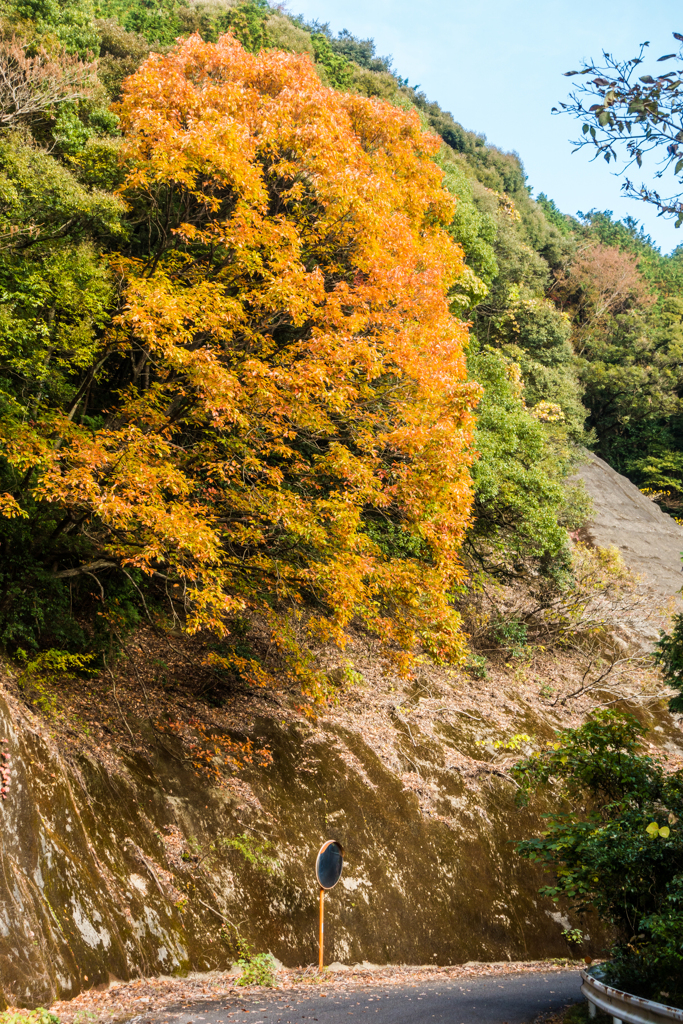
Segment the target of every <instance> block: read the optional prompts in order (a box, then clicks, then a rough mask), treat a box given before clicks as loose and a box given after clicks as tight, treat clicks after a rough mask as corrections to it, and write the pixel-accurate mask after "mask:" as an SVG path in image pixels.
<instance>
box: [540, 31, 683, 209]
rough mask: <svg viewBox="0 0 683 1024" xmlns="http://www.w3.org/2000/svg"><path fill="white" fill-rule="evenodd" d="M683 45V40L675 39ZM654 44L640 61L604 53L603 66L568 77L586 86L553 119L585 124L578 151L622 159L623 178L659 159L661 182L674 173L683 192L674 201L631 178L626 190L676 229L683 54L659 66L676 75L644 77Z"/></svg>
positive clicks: (587, 66)
mask: <svg viewBox="0 0 683 1024" xmlns="http://www.w3.org/2000/svg"><path fill="white" fill-rule="evenodd" d="M673 36H674V39H676V40H677V41H678V42H679V43H680V42H683V35H681V33H679V32H674V33H673ZM649 45H650V44H649V43H647V42H646V43H643V44H642V45H641V47H640V50H639V51H638V55H637V56H636V57H631V58H630V59H629V60H623V61H622V60H617V59H616V58H615V57H614V56H613V55H612V54H611V53H606V52H603V64H602V65H598V64H593V63H584V65H583V67H582V68H581V69H580V70H579V71H567V72H566V75H567V77H573V76H575V75H580V76H581V77H582V78H585V79H586V80H585V81H584V82H582V83H581V84H580V85H579V87H578V88H577V89H576V90H575V91H574V92H573V93H571V94H570V96H569V102H567V103H560V106H559V108H557V107H555V108H553V112H554V113H563V112H564V113H568V114H571V115H572V116H573V117H576V118H578V119H579V120H581V121H582V122H583V124H582V136H581V137H580V138H579V139H578V140H576V141H575V145H576V147H577V149H582V148H584V147H589V148H594V149H595V157H594V159H595V158H597V157H599V156H602V157H603V158H604V159H605V160H606V161H607V163H610V162H612V161H616V160H617V159H618V158H619V156H620V155H623V156H624V157H625V159H626V164H625V167H624V172H626V171H628V169H629V168H631V167H633V166H634V165H635V166H637V167H639V168H640V167H642V165H643V157H644V156H645V155H646V154H648V153H655V154H656V155H658V156H659V157H660V160H659V169H658V170H657V171H656V173H655V177H656V178H662V177H663V176H664V174H665V173H666V172H668V171H672V173H673V176H674V178H675V179H676V184H677V185H680V186H681V188H680V189H679V190H678V191H672V192H671V194H670V195H669V196H662V195H660V193H659V192H658V191H657V190H656V189H654V188H652V187H650V186H648V185H645V184H641V185H639V186H636V185H634V183H633V182H632V181H631V180H630V179H629V178H627V179H626V181H625V182H624V184H623V186H622V187H623V190H624V192H625V193H626V195H628V196H630V197H631V198H633V199H640V200H642V201H644V202H647V203H651V204H652V205H653V206H655V207H656V208H657V209H658V210H659V213H660V216H666V217H675V218H676V227H679V226H680V224H681V223H683V201H682V199H681V197H682V196H683V51H682V50H681V48H680V47H679V51H678V53H666V54H664V55H663V56H662V57H659V58H658V61H657V63H663V64H665V65H667V66H668V61H671V60H674V61H676V65H675V66H674V70H671V71H665V72H663V73H662V74H659V75H657V76H656V77H653V76H652V75H649V74H645V75H640V74H639V71H640V70H642V68H641V65H642V64H643V62H644V54H645V52H646V49H647V47H648V46H649Z"/></svg>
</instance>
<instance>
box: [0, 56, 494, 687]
mask: <svg viewBox="0 0 683 1024" xmlns="http://www.w3.org/2000/svg"><path fill="white" fill-rule="evenodd" d="M117 112H118V115H119V117H120V119H121V125H122V129H123V132H124V139H125V144H124V150H123V160H124V161H125V168H126V177H125V183H124V185H123V187H122V189H121V196H122V198H123V200H124V201H125V202H126V204H127V206H128V223H129V245H128V248H127V249H126V250H125V251H123V252H121V253H120V254H119V255H117V256H116V258H115V259H114V260H113V264H112V266H113V271H114V273H115V276H116V279H117V282H118V288H119V293H120V305H119V308H118V311H117V313H116V315H115V316H114V318H113V321H112V323H111V326H110V327H109V328H108V329H107V330H106V331H105V332H104V333H103V336H102V339H101V345H100V349H99V350H98V351H96V352H94V353H93V354H92V361H91V365H90V366H89V367H88V368H87V370H85V372H84V373H83V375H82V377H81V378H80V379H79V380H78V381H75V382H74V392H73V395H72V396H71V399H70V401H69V402H68V403H67V406H66V407H65V409H64V411H61V412H59V413H57V414H55V413H54V412H52V413H51V414H50V415H46V416H44V417H43V419H42V421H40V423H38V424H34V425H26V424H25V423H22V424H17V425H15V427H14V428H13V429H12V431H10V432H8V433H7V434H6V438H5V442H4V452H5V456H6V457H7V458H8V459H9V460H10V461H12V460H14V462H13V464H15V465H16V466H17V467H18V468H19V469H20V470H21V471H22V472H25V471H26V470H27V468H28V469H29V470H30V468H31V467H33V469H34V471H35V477H34V483H33V492H32V493H33V499H34V500H35V501H38V502H40V503H48V504H50V505H51V506H53V507H57V508H58V509H60V510H61V511H60V514H63V519H62V520H61V522H65V523H66V524H67V525H66V527H61V530H62V531H63V530H64V529H67V530H69V531H71V532H72V533H77V534H79V535H80V536H81V537H82V538H84V543H83V544H82V546H81V548H80V554H79V558H78V559H75V558H74V557H73V556H72V557H71V562H70V564H66V563H65V561H64V560H62V561H61V562H60V563H59V564H58V565H57V566H56V568H55V573H56V575H57V576H58V577H64V578H66V577H73V576H75V575H76V574H80V573H84V572H85V573H89V574H91V575H93V574H94V575H96V576H97V575H98V574H99V573H101V572H111V571H112V567H114V566H116V567H118V568H119V569H120V570H121V571H124V572H127V573H129V574H130V573H131V572H133V570H137V578H138V579H140V578H143V579H145V578H147V579H149V580H150V582H152V583H153V582H154V581H156V582H157V583H160V585H162V586H163V588H164V589H165V591H166V593H167V595H168V599H169V600H170V602H171V607H172V608H173V609H174V614H177V615H178V617H179V618H181V619H182V620H183V622H184V624H185V625H186V627H187V628H188V629H190V630H198V629H203V628H207V629H210V630H215V631H218V632H220V633H224V634H225V632H226V631H229V628H230V618H231V616H234V615H236V614H238V613H241V612H244V611H245V610H246V611H248V612H251V613H256V614H257V615H258V617H259V620H260V621H261V622H265V623H266V624H267V626H268V628H269V629H270V630H271V631H272V634H273V636H274V638H275V640H276V642H277V643H279V644H280V646H281V647H287V646H288V645H289V644H291V643H292V642H293V641H292V636H293V632H292V628H291V619H292V613H293V612H294V613H296V612H297V611H298V610H300V609H304V608H305V609H307V615H306V623H307V628H308V632H309V634H310V635H312V636H313V637H315V638H316V639H327V640H333V641H335V642H338V643H343V635H344V630H345V628H346V627H347V626H348V625H349V624H350V623H352V622H354V621H355V622H358V623H361V624H362V625H363V626H364V627H365V628H367V629H369V630H371V631H372V632H373V633H375V634H376V635H379V636H381V637H382V638H383V639H384V640H385V641H386V642H387V643H388V645H389V647H390V648H393V649H394V650H395V651H401V652H403V654H404V656H405V658H409V656H410V654H411V652H413V651H414V650H415V649H417V648H418V647H419V646H423V647H426V648H427V649H428V650H430V651H431V652H432V653H434V654H435V655H437V656H439V657H443V658H454V657H458V656H459V655H460V654H461V652H462V647H463V638H462V634H461V631H460V624H459V619H458V616H457V613H456V612H455V611H454V610H453V608H452V606H451V600H450V597H449V595H451V594H452V592H453V588H454V587H455V586H457V585H458V584H459V583H461V582H462V580H463V570H462V567H461V564H460V561H459V558H458V550H459V545H460V542H461V539H462V537H463V533H464V530H465V528H466V526H467V523H468V517H469V510H470V502H471V494H470V477H469V473H468V468H467V467H468V463H469V460H470V458H471V443H472V426H473V415H472V409H473V406H474V404H475V403H476V400H477V397H478V386H477V385H475V384H472V383H468V382H467V381H466V379H465V364H464V356H463V349H464V346H465V344H466V337H467V334H466V328H465V326H464V325H463V324H462V323H461V322H459V321H458V320H456V319H455V318H454V317H453V316H452V315H451V314H450V312H449V305H448V291H449V288H450V287H451V286H452V285H453V283H454V281H455V280H456V279H457V277H458V275H459V274H460V273H461V272H462V269H463V254H462V251H461V250H460V248H459V247H458V246H457V245H455V244H454V243H453V242H452V241H451V239H450V238H449V235H448V234H447V232H446V228H447V226H448V224H449V223H450V221H451V219H452V216H453V200H452V198H451V197H450V196H449V195H448V194H447V192H446V191H445V190H444V189H443V187H442V184H441V172H440V171H439V169H438V168H437V167H436V165H435V164H434V162H433V161H432V156H433V155H434V154H435V152H436V151H437V149H438V147H439V145H440V140H439V139H437V138H436V137H435V136H433V135H429V134H426V133H424V132H423V131H422V130H421V128H420V124H419V121H418V118H417V115H416V114H415V113H414V112H411V113H406V112H404V111H402V110H399V109H396V108H394V107H392V106H390V105H388V104H386V103H383V102H380V101H377V100H370V99H366V98H363V97H360V96H356V95H343V94H340V93H338V92H335V91H333V90H332V89H329V88H326V87H324V86H323V85H322V84H321V83H320V81H319V79H318V77H317V75H316V73H315V71H314V68H313V65H312V63H311V62H310V59H309V58H308V57H307V56H305V55H296V54H289V53H284V52H279V51H272V50H271V51H263V52H261V53H259V54H256V55H254V54H251V53H248V52H246V51H245V50H244V49H243V48H242V47H241V46H240V44H239V43H238V42H236V40H235V39H234V38H232V37H231V36H224V37H222V38H221V39H220V40H219V41H218V42H217V43H216V44H210V43H204V42H202V40H201V39H200V38H199V37H198V36H194V37H191V38H190V39H188V40H186V41H185V42H182V43H179V44H178V45H177V46H176V48H175V49H174V50H173V51H172V52H171V53H169V54H167V55H164V56H158V55H152V56H151V57H150V58H149V59H148V60H147V61H146V62H145V63H144V64H143V65H142V67H141V68H140V69H139V70H138V72H137V73H136V74H135V75H133V76H131V78H129V79H128V80H127V82H126V84H125V88H124V95H123V99H122V101H121V103H120V104H119V106H118V109H117ZM97 389H99V393H100V394H101V395H102V396H103V397H102V399H101V400H102V402H103V405H104V406H106V422H105V423H104V425H101V426H98V427H96V428H93V427H92V425H90V426H86V425H85V424H84V423H80V422H79V403H81V402H82V401H84V396H85V395H86V394H88V393H94V390H97ZM7 514H16V509H14V508H8V511H7ZM57 529H60V526H59V524H58V526H57ZM140 573H142V574H144V576H142V577H141V576H140ZM298 650H300V648H298ZM294 661H295V663H296V664H297V665H298V666H299V670H300V672H302V671H303V670H302V668H301V666H302V665H303V662H302V660H301V657H300V656H297V657H296V658H295V659H294ZM241 667H242V669H243V670H244V669H245V665H244V664H243V665H242V666H241ZM246 667H247V668H248V667H249V666H246ZM251 669H252V675H253V674H254V673H255V672H258V669H257V666H256V665H255V663H253V664H252V665H251Z"/></svg>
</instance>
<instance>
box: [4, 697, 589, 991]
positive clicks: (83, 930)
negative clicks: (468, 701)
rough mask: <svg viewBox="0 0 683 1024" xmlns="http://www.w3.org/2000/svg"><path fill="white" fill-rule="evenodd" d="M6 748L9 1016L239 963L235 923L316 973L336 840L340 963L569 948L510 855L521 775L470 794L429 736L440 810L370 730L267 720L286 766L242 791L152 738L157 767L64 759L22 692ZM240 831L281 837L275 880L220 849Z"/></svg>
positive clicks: (335, 932)
mask: <svg viewBox="0 0 683 1024" xmlns="http://www.w3.org/2000/svg"><path fill="white" fill-rule="evenodd" d="M0 738H1V739H6V740H7V741H8V742H7V743H6V744H4V745H3V749H4V750H6V751H8V753H9V756H10V766H11V777H10V784H9V792H8V794H7V797H6V799H5V800H3V801H2V804H1V805H0V858H1V863H2V876H1V878H0V978H1V989H2V997H3V998H4V1000H5V1001H6V1002H8V1003H10V1004H14V1005H24V1006H35V1005H40V1004H43V1005H45V1004H49V1003H50V1002H51V1001H52V1000H54V999H56V998H68V997H69V996H73V995H76V994H77V993H78V992H79V991H81V990H82V989H83V988H87V987H91V986H92V985H96V984H101V983H106V982H107V981H109V980H110V979H112V977H115V978H119V979H128V978H130V977H132V976H135V975H141V974H173V973H182V972H185V971H187V970H205V969H212V968H225V967H226V966H227V965H228V964H229V963H230V962H231V961H232V960H233V959H234V957H235V953H236V947H235V943H234V931H233V928H232V927H231V925H230V924H228V921H229V922H231V923H232V924H234V925H237V926H238V927H239V928H240V930H241V932H242V934H243V935H244V937H245V938H246V939H248V940H249V941H250V942H252V943H253V945H254V946H255V947H256V948H257V949H259V950H266V949H268V950H271V951H272V952H273V953H274V954H275V955H276V956H277V957H279V958H280V959H281V960H282V961H283V962H284V963H285V964H286V965H290V966H294V965H297V964H307V963H313V962H315V961H316V960H317V907H318V891H317V888H316V885H315V881H314V876H313V868H314V863H315V856H316V853H317V850H318V848H319V846H320V844H321V842H322V841H323V840H324V839H327V838H335V839H338V840H339V841H340V842H341V843H342V845H343V846H344V848H345V850H346V854H347V860H346V865H345V871H344V875H343V879H342V881H341V882H340V884H339V885H338V886H337V888H336V889H335V890H334V891H333V892H332V893H330V894H329V895H328V897H327V904H326V907H327V909H326V960H327V962H328V963H329V962H331V961H332V960H341V961H345V962H349V963H353V962H357V961H362V960H369V961H371V962H375V963H386V962H394V963H395V962H404V963H438V964H447V963H454V962H462V961H467V960H504V959H508V958H510V959H513V960H515V959H533V958H541V957H554V956H557V957H560V956H566V955H567V954H568V953H569V952H570V950H569V948H568V946H567V943H566V941H565V939H564V938H563V937H562V930H563V927H564V924H563V923H562V922H561V921H560V920H559V915H558V914H557V913H556V912H554V908H553V907H552V905H551V904H550V903H548V902H544V901H543V900H541V899H539V897H538V895H537V890H538V887H539V884H540V882H541V879H540V877H539V874H538V873H537V871H536V870H535V869H534V868H533V866H530V865H529V864H528V863H526V862H523V861H521V860H520V859H519V858H518V857H517V856H516V854H515V852H514V845H513V841H514V840H515V839H516V838H517V837H521V836H523V835H527V834H528V832H529V830H530V829H534V828H536V827H538V822H537V821H535V820H533V819H532V818H531V816H530V814H529V813H528V812H525V811H520V810H519V809H517V808H516V807H515V805H514V790H513V787H512V786H511V785H510V783H509V782H506V781H504V780H503V779H499V778H496V777H495V776H491V777H490V779H489V781H488V782H487V783H485V784H483V785H477V786H474V787H469V786H467V785H466V784H465V782H464V781H463V780H462V779H461V778H460V777H459V775H458V774H457V772H453V771H448V770H446V769H445V768H444V767H443V757H441V755H440V749H439V746H438V744H434V743H433V742H432V743H431V745H430V747H429V749H425V750H421V751H419V753H420V756H421V758H422V763H423V764H424V763H429V764H431V770H430V772H429V778H428V777H427V773H426V772H424V769H423V773H424V775H425V777H424V785H425V786H430V787H431V789H432V795H433V797H434V799H435V801H436V802H435V804H434V806H436V807H437V812H435V813H431V814H425V812H424V811H423V810H421V809H420V803H419V800H418V796H417V795H416V794H415V793H414V792H412V791H410V790H408V789H406V788H404V785H403V784H402V782H401V780H400V779H399V778H398V777H397V776H396V775H394V774H392V772H391V771H389V770H388V769H387V768H386V767H385V766H384V765H383V764H382V762H381V760H380V758H379V757H378V756H377V754H376V753H375V752H374V751H373V750H372V749H371V748H370V746H368V745H366V743H365V742H364V740H363V738H362V736H361V735H360V734H359V733H357V732H354V731H351V730H347V729H344V728H340V727H339V726H338V725H334V724H329V725H328V726H325V725H324V724H323V725H322V726H316V727H315V728H313V727H312V726H309V725H307V724H306V723H300V724H296V723H295V724H292V723H291V722H290V724H289V725H286V726H283V725H282V724H281V723H279V722H276V721H274V720H273V719H266V718H264V719H260V720H257V721H256V722H255V723H254V726H253V732H252V738H253V739H254V740H256V741H263V740H266V741H267V743H268V745H269V746H270V749H271V751H272V754H273V762H272V764H271V765H269V766H268V767H265V768H259V769H258V770H256V769H254V768H252V769H245V770H243V771H242V772H241V773H240V777H239V779H238V780H236V782H235V786H233V788H232V789H226V788H210V787H208V786H207V784H206V783H205V782H203V781H202V779H201V778H197V776H196V774H195V772H194V771H193V770H192V768H191V766H190V765H188V764H187V763H186V760H185V758H184V757H183V756H182V750H181V748H178V750H177V751H176V750H174V749H173V747H172V744H171V742H170V741H168V742H167V741H166V740H164V741H163V745H161V740H160V739H159V737H157V736H155V735H154V734H153V733H152V732H151V731H150V735H149V752H148V754H147V755H145V756H142V755H140V754H137V755H135V756H134V757H133V756H128V757H126V756H124V755H121V754H114V753H112V754H111V757H108V758H107V757H105V758H104V760H102V761H100V760H94V759H93V758H91V757H86V756H84V755H74V756H73V757H69V756H66V754H65V752H64V748H63V746H62V748H61V750H62V752H61V753H60V751H59V749H58V748H57V745H56V744H55V742H54V739H53V738H51V736H50V734H49V732H48V731H47V730H46V728H45V726H44V724H40V723H37V724H36V723H35V722H32V721H31V720H30V718H29V717H27V716H26V715H24V714H23V713H22V712H21V710H20V709H19V707H18V706H16V705H15V704H13V703H12V702H11V701H10V700H9V699H7V700H5V699H0ZM447 742H452V740H446V739H444V743H447ZM418 743H419V738H418ZM413 753H415V752H413ZM420 778H422V776H420ZM439 812H442V813H439ZM237 835H247V836H253V837H254V839H255V841H260V838H261V837H262V836H267V837H268V838H269V840H270V841H271V843H272V847H271V852H272V855H273V856H274V857H275V858H276V859H277V865H276V868H275V870H272V871H268V870H264V869H263V865H260V864H258V863H256V864H254V863H251V862H250V861H249V860H248V859H247V858H245V856H243V854H242V853H241V852H240V851H239V850H238V849H235V848H231V847H230V846H226V845H225V843H223V844H221V843H220V842H218V840H219V839H220V838H221V837H230V836H237ZM212 845H213V846H214V849H213V850H212V849H211V847H212ZM565 923H566V922H565Z"/></svg>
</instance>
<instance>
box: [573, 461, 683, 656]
mask: <svg viewBox="0 0 683 1024" xmlns="http://www.w3.org/2000/svg"><path fill="white" fill-rule="evenodd" d="M586 459H587V461H586V462H585V464H584V465H582V466H581V467H580V469H579V470H578V472H577V473H576V477H577V478H578V479H581V480H583V482H584V484H585V487H586V490H587V491H588V493H589V494H590V496H591V498H592V499H593V504H594V507H595V513H594V515H593V518H592V520H591V522H590V523H589V524H588V526H587V527H585V529H584V531H582V533H583V534H584V535H585V538H586V539H587V540H589V541H590V543H592V544H595V545H597V546H599V547H608V546H610V545H614V546H615V547H617V548H618V549H619V551H620V552H621V555H622V558H623V560H624V563H625V564H626V565H627V566H628V567H629V569H631V570H632V571H633V572H634V573H636V575H637V576H638V577H639V579H640V590H641V592H642V595H643V598H644V600H643V602H642V607H643V609H644V610H645V611H646V614H641V615H640V617H639V623H638V626H637V628H639V630H640V632H641V634H642V636H643V638H644V639H646V640H649V641H652V639H654V638H655V637H656V636H657V634H658V631H659V628H660V626H661V624H662V623H663V622H664V621H665V620H666V617H667V614H670V613H671V611H674V610H675V611H680V610H682V609H683V602H682V601H681V597H680V593H679V591H680V589H681V586H682V585H683V573H682V572H681V569H682V568H683V563H681V556H682V554H683V526H680V525H679V523H677V522H676V520H675V519H672V517H671V516H668V515H667V514H666V513H665V512H662V510H661V509H660V507H659V506H658V505H657V503H656V502H654V501H651V500H650V499H649V498H647V497H646V496H645V495H644V494H641V493H640V491H639V490H638V488H637V487H636V486H635V485H634V484H632V483H631V481H630V480H627V478H626V477H625V476H621V474H619V473H617V472H616V471H615V470H613V469H612V467H611V466H608V465H607V463H606V462H603V460H602V459H599V458H598V457H597V455H593V454H592V453H588V452H587V453H586Z"/></svg>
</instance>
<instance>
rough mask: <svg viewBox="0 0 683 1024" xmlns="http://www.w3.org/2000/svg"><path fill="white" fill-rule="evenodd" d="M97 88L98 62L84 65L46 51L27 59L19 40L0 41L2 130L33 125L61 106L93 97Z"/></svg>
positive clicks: (77, 59)
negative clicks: (29, 123)
mask: <svg viewBox="0 0 683 1024" xmlns="http://www.w3.org/2000/svg"><path fill="white" fill-rule="evenodd" d="M96 87H97V62H96V61H91V62H90V63H85V62H84V61H82V60H80V59H79V58H78V57H76V56H74V55H71V54H66V53H62V54H59V57H58V58H56V57H54V56H52V55H51V54H49V53H48V52H47V51H46V50H43V49H41V50H39V51H38V53H37V54H36V55H35V56H34V57H27V56H26V52H25V49H24V46H23V45H22V44H21V42H20V41H19V40H18V39H16V38H13V39H9V40H3V41H0V127H2V128H8V127H10V126H11V125H13V124H17V123H19V122H20V121H30V120H33V119H35V118H36V117H39V116H42V115H44V114H45V113H47V112H48V111H49V110H50V109H51V108H53V107H56V106H58V105H59V104H60V103H68V102H73V101H74V100H80V99H86V98H88V97H90V96H92V95H93V94H94V92H95V89H96Z"/></svg>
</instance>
